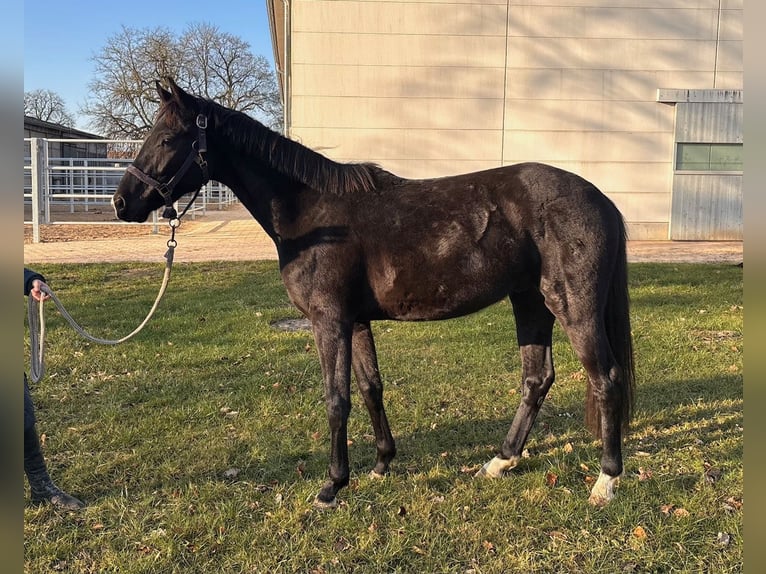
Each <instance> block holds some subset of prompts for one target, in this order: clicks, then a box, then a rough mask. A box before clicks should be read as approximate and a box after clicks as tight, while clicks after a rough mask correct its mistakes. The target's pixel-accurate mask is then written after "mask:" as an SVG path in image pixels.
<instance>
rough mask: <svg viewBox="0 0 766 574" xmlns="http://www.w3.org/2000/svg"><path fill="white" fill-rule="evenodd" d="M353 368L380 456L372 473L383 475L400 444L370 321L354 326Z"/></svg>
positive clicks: (378, 455)
mask: <svg viewBox="0 0 766 574" xmlns="http://www.w3.org/2000/svg"><path fill="white" fill-rule="evenodd" d="M352 367H353V369H354V375H355V376H356V382H357V385H358V386H359V392H360V393H361V395H362V398H363V399H364V404H365V405H366V406H367V411H368V412H369V413H370V420H371V421H372V428H373V430H374V431H375V446H376V449H377V459H376V461H375V468H373V469H372V472H371V473H370V476H372V477H381V476H383V475H385V474H387V473H388V465H389V464H390V462H391V460H392V459H393V458H394V456H395V455H396V443H395V442H394V437H393V436H392V435H391V428H390V427H389V426H388V418H387V417H386V410H385V408H384V407H383V382H382V381H381V380H380V371H379V370H378V357H377V353H376V352H375V342H374V340H373V338H372V330H371V329H370V324H369V323H357V324H355V325H354V335H353V339H352Z"/></svg>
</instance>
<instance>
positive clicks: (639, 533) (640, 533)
mask: <svg viewBox="0 0 766 574" xmlns="http://www.w3.org/2000/svg"><path fill="white" fill-rule="evenodd" d="M633 536H634V537H635V538H638V539H639V540H643V539H644V538H646V530H644V527H643V526H636V527H635V528H634V529H633Z"/></svg>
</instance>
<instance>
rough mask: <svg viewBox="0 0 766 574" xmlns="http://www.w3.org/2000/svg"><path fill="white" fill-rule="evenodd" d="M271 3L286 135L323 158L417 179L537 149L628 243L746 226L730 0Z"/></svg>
mask: <svg viewBox="0 0 766 574" xmlns="http://www.w3.org/2000/svg"><path fill="white" fill-rule="evenodd" d="M266 4H267V10H268V12H269V16H270V24H271V35H272V42H273V48H274V56H275V62H276V68H277V73H278V76H279V81H280V87H281V93H282V98H283V103H284V109H285V132H286V134H287V135H289V136H290V137H291V138H293V139H296V140H298V141H300V142H302V143H304V144H305V145H307V146H309V147H311V148H313V149H316V150H318V151H321V152H322V153H324V154H325V155H327V156H328V157H331V158H333V159H336V160H339V161H372V162H376V163H378V164H380V165H381V166H382V167H384V168H386V169H388V170H390V171H393V172H394V173H397V174H398V175H401V176H405V177H414V178H419V177H435V176H443V175H450V174H455V173H461V172H468V171H474V170H480V169H485V168H491V167H496V166H499V165H507V164H512V163H518V162H522V161H540V162H544V163H549V164H553V165H557V166H559V167H562V168H565V169H568V170H571V171H574V172H576V173H578V174H580V175H582V176H583V177H585V178H586V179H589V180H590V181H592V182H593V183H594V184H596V185H597V186H598V187H599V188H600V189H602V191H604V192H605V193H606V194H607V195H608V196H609V197H610V198H611V199H612V200H613V201H614V202H615V203H616V204H617V206H618V207H619V208H620V210H621V211H622V213H623V215H624V216H625V218H626V220H627V222H628V229H629V233H630V237H631V238H633V239H668V238H672V239H741V238H742V99H743V91H742V88H743V56H742V39H743V19H744V17H743V2H742V0H635V1H633V2H630V3H625V2H615V1H614V0H612V1H608V0H557V1H556V2H553V1H552V0H524V1H523V2H511V1H509V0H502V1H501V0H452V1H450V2H443V1H439V0H428V1H422V0H421V1H418V2H414V1H406V0H405V1H381V0H344V1H324V0H313V1H307V0H267V2H266ZM626 5H627V6H626Z"/></svg>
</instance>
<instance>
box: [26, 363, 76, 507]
mask: <svg viewBox="0 0 766 574" xmlns="http://www.w3.org/2000/svg"><path fill="white" fill-rule="evenodd" d="M24 473H25V474H26V475H27V480H28V481H29V488H30V490H31V491H32V501H33V502H37V503H39V502H46V501H47V502H50V503H51V504H53V505H54V506H57V507H59V508H62V509H65V510H79V509H81V508H84V507H85V503H84V502H82V501H81V500H79V499H77V498H75V497H74V496H71V495H69V494H67V493H66V492H64V491H63V490H61V489H60V488H59V487H57V486H56V485H55V484H53V481H52V480H51V478H50V476H49V475H48V469H47V467H46V466H45V459H44V458H43V453H42V451H41V450H40V439H39V438H38V436H37V428H36V427H35V408H34V405H33V403H32V397H31V395H30V393H29V385H28V384H27V376H26V375H24Z"/></svg>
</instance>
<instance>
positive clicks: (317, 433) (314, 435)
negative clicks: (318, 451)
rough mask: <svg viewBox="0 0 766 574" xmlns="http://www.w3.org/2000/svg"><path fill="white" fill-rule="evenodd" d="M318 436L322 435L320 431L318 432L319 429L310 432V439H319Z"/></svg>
mask: <svg viewBox="0 0 766 574" xmlns="http://www.w3.org/2000/svg"><path fill="white" fill-rule="evenodd" d="M320 436H322V433H320V432H319V431H316V432H314V433H311V440H319V437H320Z"/></svg>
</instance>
